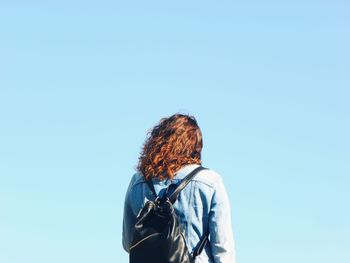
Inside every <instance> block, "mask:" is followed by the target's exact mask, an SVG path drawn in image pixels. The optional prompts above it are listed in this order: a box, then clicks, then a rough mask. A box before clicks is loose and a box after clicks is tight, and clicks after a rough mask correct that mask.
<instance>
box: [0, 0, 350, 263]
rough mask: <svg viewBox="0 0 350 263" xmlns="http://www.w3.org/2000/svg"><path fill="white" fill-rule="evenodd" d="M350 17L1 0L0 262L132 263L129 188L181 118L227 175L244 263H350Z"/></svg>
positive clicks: (298, 7) (170, 4)
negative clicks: (178, 115) (150, 136)
mask: <svg viewBox="0 0 350 263" xmlns="http://www.w3.org/2000/svg"><path fill="white" fill-rule="evenodd" d="M262 2H264V3H262ZM349 13H350V4H349V2H348V1H345V0H344V1H337V0H336V1H283V3H282V1H275V2H273V1H240V2H238V1H215V3H214V1H211V2H209V1H139V2H137V1H124V3H122V2H121V1H120V2H118V1H74V2H73V1H56V2H51V3H50V4H49V3H48V1H42V2H39V1H30V3H29V2H28V1H1V3H0V38H1V40H0V262H1V263H24V262H25V263H47V262H50V263H62V262H65V263H73V262H74V263H76V262H82V263H96V262H105V263H108V262H110V263H112V262H127V254H126V253H125V252H124V251H123V250H122V246H121V220H122V205H123V199H124V194H125V191H126V187H127V184H128V182H129V179H130V177H131V175H132V174H133V173H134V171H135V170H134V167H135V165H136V163H137V159H138V155H139V152H140V149H141V146H142V143H143V142H144V139H145V138H146V133H147V131H148V130H149V129H150V128H152V126H153V125H154V124H156V123H157V122H158V120H159V119H160V118H161V117H164V116H168V115H170V114H173V113H175V112H182V113H189V114H193V115H194V116H196V117H197V120H198V122H199V124H200V126H201V128H202V131H203V136H204V149H203V164H204V165H205V166H207V167H210V168H212V169H214V170H216V171H218V172H219V173H220V174H221V175H222V177H223V178H224V181H225V184H226V186H227V190H228V192H229V197H230V200H231V203H232V217H233V227H234V231H235V239H236V245H237V258H238V262H239V263H256V262H263V263H264V262H266V263H280V262H284V263H295V262H299V263H310V262H317V263H329V262H336V263H348V262H350V251H349V247H350V239H349V236H350V227H349V222H350V209H349V200H350V194H349V185H350V178H349V176H350V153H349V151H350V150H349V149H350V140H349V134H350V122H349V115H350V107H349V100H350V90H349V89H350V80H349V72H350V49H349V47H350V16H349Z"/></svg>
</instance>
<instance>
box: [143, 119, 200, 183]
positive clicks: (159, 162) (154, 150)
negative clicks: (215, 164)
mask: <svg viewBox="0 0 350 263" xmlns="http://www.w3.org/2000/svg"><path fill="white" fill-rule="evenodd" d="M202 147H203V141H202V132H201V130H200V128H199V126H198V124H197V121H196V119H195V118H194V117H193V116H190V115H184V114H174V115H172V116H170V117H167V118H163V119H161V120H160V122H159V123H158V124H157V125H156V126H155V127H154V128H153V129H152V130H151V131H150V132H149V133H148V137H147V139H146V141H145V143H144V145H143V149H142V151H141V154H140V157H139V163H138V165H137V170H138V171H140V172H141V173H142V174H143V176H144V177H145V178H146V179H149V178H159V179H160V180H163V179H166V178H169V179H172V178H173V176H174V174H175V173H176V172H177V171H178V170H179V169H180V168H181V167H182V166H184V165H187V164H201V163H202V161H201V151H202Z"/></svg>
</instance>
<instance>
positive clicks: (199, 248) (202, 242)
mask: <svg viewBox="0 0 350 263" xmlns="http://www.w3.org/2000/svg"><path fill="white" fill-rule="evenodd" d="M208 240H209V226H208V229H207V231H206V232H205V234H204V236H203V237H202V238H201V240H199V243H198V245H197V246H196V247H195V249H194V251H193V253H192V259H195V258H196V257H197V256H198V255H199V254H200V253H202V251H203V249H204V247H205V245H206V244H207V242H208Z"/></svg>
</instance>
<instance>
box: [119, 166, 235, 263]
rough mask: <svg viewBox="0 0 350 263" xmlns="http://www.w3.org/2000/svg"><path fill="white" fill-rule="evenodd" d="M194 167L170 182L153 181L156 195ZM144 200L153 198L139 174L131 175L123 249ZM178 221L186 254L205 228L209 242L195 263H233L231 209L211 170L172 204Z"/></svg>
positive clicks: (195, 180) (217, 179)
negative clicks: (184, 242)
mask: <svg viewBox="0 0 350 263" xmlns="http://www.w3.org/2000/svg"><path fill="white" fill-rule="evenodd" d="M198 166H199V165H197V164H191V165H186V166H184V167H182V168H181V169H180V170H179V171H178V172H177V173H176V175H175V176H174V179H173V180H169V179H166V180H163V181H161V180H158V179H153V184H154V188H155V190H156V192H157V194H159V193H160V192H161V191H162V190H163V191H164V189H165V188H166V187H167V186H168V185H169V184H171V183H178V182H180V181H181V179H183V178H184V177H185V176H186V175H187V174H189V173H190V172H191V171H192V170H193V169H195V168H196V167H198ZM148 200H154V196H153V194H152V192H151V190H150V189H149V187H148V186H147V184H146V183H145V182H144V178H143V176H142V175H141V174H140V173H136V174H134V176H133V177H132V179H131V182H130V185H129V187H128V190H127V193H126V197H125V203H124V218H123V247H124V249H125V250H126V251H128V250H129V247H130V243H131V241H132V228H133V226H134V224H135V222H136V217H137V215H138V213H139V211H140V210H141V208H142V207H143V205H144V204H145V203H146V202H147V201H148ZM174 208H175V211H176V214H177V215H178V218H179V220H180V223H181V226H182V229H183V234H184V237H185V239H186V244H187V247H188V250H189V251H190V252H193V250H194V248H195V247H196V246H197V244H198V243H199V241H200V239H201V237H202V236H203V235H204V233H205V230H206V229H207V228H208V227H209V232H210V235H209V242H208V243H207V245H206V246H205V248H204V250H203V251H202V253H201V254H200V255H199V256H198V257H197V258H196V263H204V262H205V263H235V262H236V259H235V247H234V239H233V233H232V224H231V209H230V203H229V200H228V196H227V193H226V190H225V187H224V184H223V181H222V178H221V176H220V175H219V174H218V173H216V172H214V171H212V170H202V171H200V172H199V173H197V175H196V176H195V177H194V179H193V180H192V181H191V182H190V183H189V184H188V185H187V186H186V188H185V189H184V190H182V192H181V193H180V195H179V198H178V200H177V201H176V202H175V204H174Z"/></svg>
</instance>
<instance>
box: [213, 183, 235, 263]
mask: <svg viewBox="0 0 350 263" xmlns="http://www.w3.org/2000/svg"><path fill="white" fill-rule="evenodd" d="M209 231H210V246H211V251H212V255H213V259H214V262H215V263H235V262H236V255H235V244H234V239H233V231H232V222H231V207H230V202H229V199H228V196H227V193H226V189H225V186H224V184H223V181H222V179H221V178H219V180H218V181H217V182H216V184H215V187H214V193H213V197H212V200H211V207H210V213H209Z"/></svg>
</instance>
